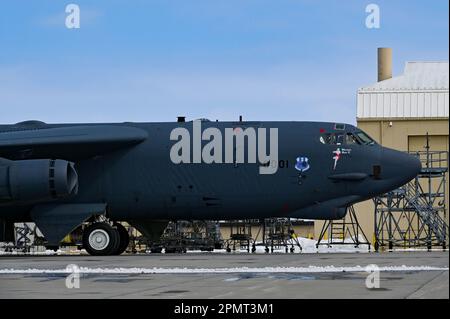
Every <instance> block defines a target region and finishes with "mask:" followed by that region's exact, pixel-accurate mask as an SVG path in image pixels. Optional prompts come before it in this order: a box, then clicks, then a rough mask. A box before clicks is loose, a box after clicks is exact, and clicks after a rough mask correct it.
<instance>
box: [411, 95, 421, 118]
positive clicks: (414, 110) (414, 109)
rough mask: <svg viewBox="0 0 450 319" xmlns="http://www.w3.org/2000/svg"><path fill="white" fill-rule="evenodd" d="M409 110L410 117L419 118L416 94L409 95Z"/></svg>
mask: <svg viewBox="0 0 450 319" xmlns="http://www.w3.org/2000/svg"><path fill="white" fill-rule="evenodd" d="M409 96H410V98H409V99H410V109H411V117H417V116H419V110H418V106H417V93H410V94H409Z"/></svg>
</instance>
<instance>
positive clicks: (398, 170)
mask: <svg viewBox="0 0 450 319" xmlns="http://www.w3.org/2000/svg"><path fill="white" fill-rule="evenodd" d="M382 158H383V159H382V162H383V164H384V165H383V166H384V167H383V169H384V170H386V177H387V178H388V179H391V180H392V181H394V182H395V184H397V185H398V186H401V185H404V184H406V183H407V182H409V181H410V180H412V179H413V178H414V177H416V176H417V174H419V173H420V171H421V169H422V164H421V162H420V160H419V158H417V157H416V156H413V155H410V154H407V153H405V152H400V151H395V150H391V149H383V157H382Z"/></svg>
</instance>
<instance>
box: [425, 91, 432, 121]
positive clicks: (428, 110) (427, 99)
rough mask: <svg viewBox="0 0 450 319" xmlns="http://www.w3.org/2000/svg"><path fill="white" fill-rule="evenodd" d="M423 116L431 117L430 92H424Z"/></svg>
mask: <svg viewBox="0 0 450 319" xmlns="http://www.w3.org/2000/svg"><path fill="white" fill-rule="evenodd" d="M424 107H425V117H431V116H432V113H431V93H428V92H427V93H425V94H424Z"/></svg>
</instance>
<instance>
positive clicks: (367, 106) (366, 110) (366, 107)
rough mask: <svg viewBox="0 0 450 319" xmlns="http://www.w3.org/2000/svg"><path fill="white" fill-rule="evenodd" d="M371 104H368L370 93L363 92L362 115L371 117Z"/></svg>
mask: <svg viewBox="0 0 450 319" xmlns="http://www.w3.org/2000/svg"><path fill="white" fill-rule="evenodd" d="M371 109H372V105H370V94H367V93H366V94H364V117H372V111H371Z"/></svg>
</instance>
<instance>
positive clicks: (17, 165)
mask: <svg viewBox="0 0 450 319" xmlns="http://www.w3.org/2000/svg"><path fill="white" fill-rule="evenodd" d="M2 163H3V164H2ZM0 164H2V165H0V203H2V202H10V201H13V202H17V201H19V202H41V201H51V200H56V199H60V198H64V197H67V196H71V195H76V194H77V192H78V175H77V172H76V170H75V165H74V163H72V162H68V161H64V160H52V159H36V160H22V161H8V163H7V164H5V163H4V162H0Z"/></svg>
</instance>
